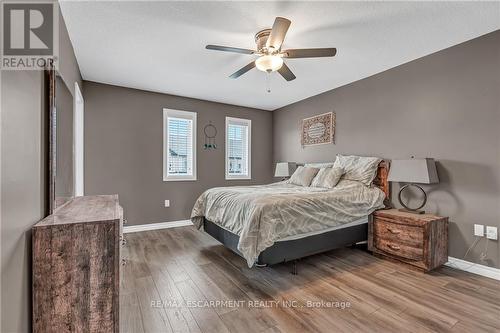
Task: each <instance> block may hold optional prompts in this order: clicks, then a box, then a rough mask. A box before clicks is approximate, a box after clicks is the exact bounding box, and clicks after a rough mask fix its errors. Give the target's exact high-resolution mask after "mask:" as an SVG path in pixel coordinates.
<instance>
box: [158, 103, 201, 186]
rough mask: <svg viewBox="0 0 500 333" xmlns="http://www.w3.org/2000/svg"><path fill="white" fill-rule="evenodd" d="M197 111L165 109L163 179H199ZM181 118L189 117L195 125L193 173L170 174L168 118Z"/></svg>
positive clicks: (192, 147) (192, 145)
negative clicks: (197, 171)
mask: <svg viewBox="0 0 500 333" xmlns="http://www.w3.org/2000/svg"><path fill="white" fill-rule="evenodd" d="M197 115H198V114H197V113H196V112H193V111H182V110H174V109H167V108H164V109H163V181H195V180H197V173H196V170H197V168H196V165H197V160H196V131H197V125H196V119H197ZM169 117H171V118H181V119H188V120H191V121H192V122H193V126H192V129H191V132H192V138H191V139H192V141H191V149H192V157H193V158H192V163H193V165H192V170H193V174H192V175H189V176H188V175H169V174H168V152H167V151H168V118H169Z"/></svg>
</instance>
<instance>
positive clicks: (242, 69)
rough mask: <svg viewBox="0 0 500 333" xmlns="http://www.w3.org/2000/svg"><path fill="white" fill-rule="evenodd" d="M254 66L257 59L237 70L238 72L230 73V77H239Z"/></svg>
mask: <svg viewBox="0 0 500 333" xmlns="http://www.w3.org/2000/svg"><path fill="white" fill-rule="evenodd" d="M254 67H255V61H252V62H251V63H249V64H248V65H246V66H245V67H243V68H241V69H239V70H237V71H236V72H234V73H233V74H231V75H229V77H230V78H231V79H237V78H238V77H240V76H242V75H243V74H245V73H246V72H248V71H249V70H251V69H252V68H254Z"/></svg>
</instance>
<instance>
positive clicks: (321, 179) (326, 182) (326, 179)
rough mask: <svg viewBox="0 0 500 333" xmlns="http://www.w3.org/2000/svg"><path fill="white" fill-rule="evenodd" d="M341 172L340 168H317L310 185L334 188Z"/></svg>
mask: <svg viewBox="0 0 500 333" xmlns="http://www.w3.org/2000/svg"><path fill="white" fill-rule="evenodd" d="M343 174H344V169H342V168H337V167H335V168H323V169H321V170H319V172H318V174H317V175H316V177H314V179H313V181H312V183H311V187H326V188H334V187H335V185H337V183H338V182H339V180H340V177H342V175H343Z"/></svg>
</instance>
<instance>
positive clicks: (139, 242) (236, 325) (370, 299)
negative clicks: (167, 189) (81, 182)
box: [120, 227, 500, 333]
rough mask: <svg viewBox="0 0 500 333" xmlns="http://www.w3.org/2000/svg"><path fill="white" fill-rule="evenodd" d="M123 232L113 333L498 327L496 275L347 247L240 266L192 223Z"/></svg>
mask: <svg viewBox="0 0 500 333" xmlns="http://www.w3.org/2000/svg"><path fill="white" fill-rule="evenodd" d="M125 236H126V239H127V245H126V246H125V249H124V257H126V258H127V259H128V260H127V264H126V265H125V266H124V267H123V275H122V280H121V308H120V330H121V331H122V332H217V333H219V332H238V333H242V332H266V333H271V332H274V333H275V332H437V331H438V332H500V282H499V281H496V280H492V279H488V278H484V277H480V276H477V275H473V274H469V273H466V272H462V271H458V270H454V269H451V268H447V267H443V268H440V269H438V270H437V271H435V272H432V273H430V274H424V273H421V272H417V271H414V270H412V269H411V268H409V267H407V266H404V265H401V264H398V263H394V262H390V261H386V260H383V259H379V258H376V257H374V256H371V255H370V254H369V253H367V252H365V251H362V250H359V249H350V248H349V249H339V250H334V251H330V252H327V253H325V254H320V255H316V256H312V257H309V258H306V259H303V260H301V261H300V262H299V264H298V272H299V274H298V275H292V274H290V271H291V264H288V263H287V264H280V265H276V266H273V267H267V268H252V269H249V268H248V267H247V266H246V263H245V261H244V260H243V259H241V258H240V257H238V256H237V255H236V254H234V253H232V252H231V251H229V250H227V249H226V248H224V247H223V246H222V245H220V243H218V242H217V241H215V240H214V239H212V238H211V237H210V236H209V235H207V234H205V233H203V232H200V231H198V230H196V229H194V227H182V228H173V229H164V230H156V231H148V232H140V233H131V234H126V235H125ZM217 301H218V302H219V303H216V302H217ZM168 302H170V303H168ZM209 302H212V303H211V304H210V303H209ZM224 302H225V303H224ZM231 302H232V303H231ZM308 302H309V303H308ZM312 302H316V303H312ZM321 302H323V303H321ZM326 302H331V303H330V304H327V303H326ZM334 302H343V303H334ZM206 304H208V305H211V306H204V305H206ZM342 304H343V305H344V306H342ZM238 305H239V306H238ZM347 305H350V306H349V307H347Z"/></svg>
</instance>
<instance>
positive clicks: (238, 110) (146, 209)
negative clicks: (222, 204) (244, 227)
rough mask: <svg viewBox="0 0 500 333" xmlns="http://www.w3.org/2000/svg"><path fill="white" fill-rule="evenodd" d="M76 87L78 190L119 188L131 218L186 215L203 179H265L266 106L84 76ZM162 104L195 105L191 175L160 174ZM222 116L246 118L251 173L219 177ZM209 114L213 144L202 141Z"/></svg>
mask: <svg viewBox="0 0 500 333" xmlns="http://www.w3.org/2000/svg"><path fill="white" fill-rule="evenodd" d="M83 88H84V96H85V194H87V195H88V194H111V193H118V194H119V196H120V202H121V203H122V205H123V208H124V210H125V216H126V218H127V219H128V221H129V224H131V225H133V224H146V223H155V222H170V221H177V220H185V219H188V218H189V217H190V213H191V209H192V207H193V204H194V202H195V200H196V198H197V197H198V196H199V195H200V194H201V193H202V192H203V191H204V190H206V189H208V188H210V187H214V186H228V185H249V184H262V183H268V182H270V181H271V180H272V172H273V165H272V114H271V113H270V112H267V111H262V110H256V109H250V108H245V107H238V106H233V105H227V104H220V103H213V102H207V101H202V100H196V99H191V98H185V97H179V96H172V95H165V94H159V93H152V92H146V91H142V90H135V89H129V88H123V87H117V86H110V85H105V84H99V83H94V82H87V81H84V84H83ZM163 108H171V109H178V110H186V111H195V112H197V113H198V116H197V117H198V119H197V122H198V129H197V163H198V164H197V173H198V180H197V181H181V182H164V181H163V173H162V172H163V171H162V170H163V169H162V168H163V155H162V149H163V148H162V147H163V127H162V121H163ZM226 116H231V117H239V118H247V119H251V120H252V180H238V181H237V180H232V181H226V180H224V178H225V177H224V127H225V117H226ZM209 121H212V123H213V124H214V125H215V126H216V127H217V130H218V135H217V138H216V142H217V144H218V149H217V150H210V151H208V150H204V149H203V143H204V134H203V127H204V126H205V125H206V124H208V122H209ZM165 199H168V200H170V207H169V208H166V207H165V206H164V200H165Z"/></svg>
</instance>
